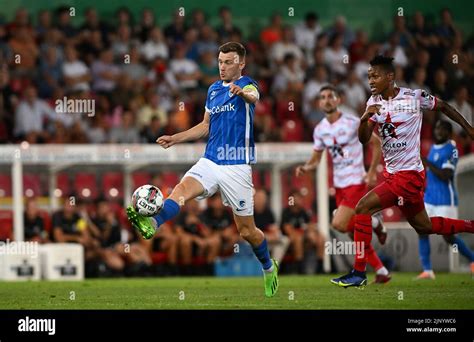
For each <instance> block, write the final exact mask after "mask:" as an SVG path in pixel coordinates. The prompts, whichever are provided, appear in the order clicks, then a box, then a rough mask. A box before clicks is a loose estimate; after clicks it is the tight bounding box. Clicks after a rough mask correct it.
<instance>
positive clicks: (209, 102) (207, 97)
mask: <svg viewBox="0 0 474 342" xmlns="http://www.w3.org/2000/svg"><path fill="white" fill-rule="evenodd" d="M210 94H211V87H209V89H208V91H207V96H206V105H205V106H204V110H205V111H206V112H208V113H210V112H211V110H210V109H209V108H211V99H210Z"/></svg>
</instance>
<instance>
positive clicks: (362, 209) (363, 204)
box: [355, 198, 370, 214]
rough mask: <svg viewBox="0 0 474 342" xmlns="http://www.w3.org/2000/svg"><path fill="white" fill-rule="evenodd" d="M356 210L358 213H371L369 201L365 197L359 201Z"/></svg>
mask: <svg viewBox="0 0 474 342" xmlns="http://www.w3.org/2000/svg"><path fill="white" fill-rule="evenodd" d="M355 212H356V214H369V213H370V208H369V205H368V203H367V201H365V200H364V199H363V198H362V199H361V200H360V201H359V202H358V203H357V205H356V207H355Z"/></svg>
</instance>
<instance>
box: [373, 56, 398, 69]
mask: <svg viewBox="0 0 474 342" xmlns="http://www.w3.org/2000/svg"><path fill="white" fill-rule="evenodd" d="M369 63H370V65H371V66H380V67H381V68H383V69H384V70H385V71H386V72H393V73H395V67H394V66H393V57H387V56H382V55H378V56H375V57H374V58H372V60H371V61H370V62H369Z"/></svg>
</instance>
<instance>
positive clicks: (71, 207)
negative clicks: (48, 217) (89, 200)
mask: <svg viewBox="0 0 474 342" xmlns="http://www.w3.org/2000/svg"><path fill="white" fill-rule="evenodd" d="M52 221H53V235H52V236H53V239H54V241H55V242H75V243H80V244H81V245H83V246H84V256H85V260H86V261H91V260H93V259H96V258H98V257H99V255H100V241H99V240H97V239H95V238H94V237H93V236H92V234H91V233H90V230H89V228H88V225H87V222H86V220H85V219H84V218H82V217H81V216H80V215H79V212H78V210H77V208H76V205H75V202H72V201H71V199H66V200H65V201H64V207H63V209H62V210H61V211H58V212H56V213H54V214H53V219H52Z"/></svg>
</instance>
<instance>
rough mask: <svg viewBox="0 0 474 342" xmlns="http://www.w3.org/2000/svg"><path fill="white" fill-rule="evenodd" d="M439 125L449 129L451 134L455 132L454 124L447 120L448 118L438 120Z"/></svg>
mask: <svg viewBox="0 0 474 342" xmlns="http://www.w3.org/2000/svg"><path fill="white" fill-rule="evenodd" d="M437 123H439V125H440V126H441V128H443V129H445V130H446V131H448V133H449V134H453V125H452V124H451V122H449V121H446V120H438V122H437Z"/></svg>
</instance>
